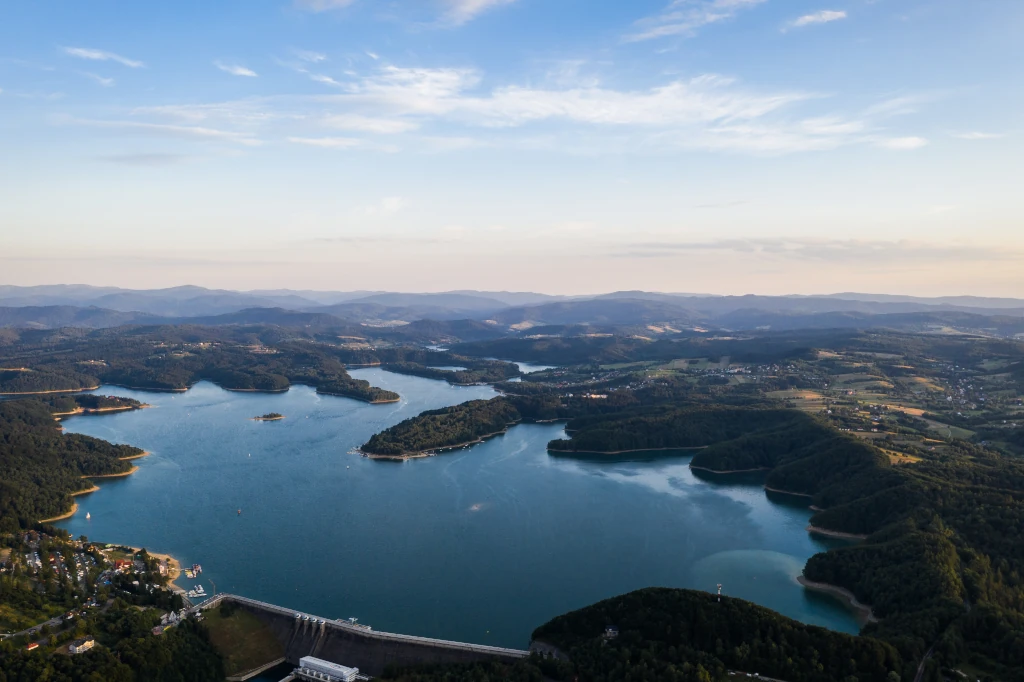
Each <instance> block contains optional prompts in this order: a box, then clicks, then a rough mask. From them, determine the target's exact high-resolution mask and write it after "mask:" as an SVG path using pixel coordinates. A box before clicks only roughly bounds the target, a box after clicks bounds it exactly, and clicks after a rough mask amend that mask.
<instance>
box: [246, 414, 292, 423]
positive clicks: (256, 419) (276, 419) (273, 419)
mask: <svg viewBox="0 0 1024 682" xmlns="http://www.w3.org/2000/svg"><path fill="white" fill-rule="evenodd" d="M282 419H284V415H281V416H280V417H253V418H252V421H254V422H279V421H281V420H282Z"/></svg>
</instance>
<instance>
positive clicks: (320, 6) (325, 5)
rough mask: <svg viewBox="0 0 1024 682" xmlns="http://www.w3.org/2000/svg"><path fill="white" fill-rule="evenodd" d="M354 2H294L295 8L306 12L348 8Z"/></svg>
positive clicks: (334, 0) (323, 0)
mask: <svg viewBox="0 0 1024 682" xmlns="http://www.w3.org/2000/svg"><path fill="white" fill-rule="evenodd" d="M353 2H355V0H295V6H296V7H298V8H299V9H304V10H306V11H308V12H326V11H328V10H332V9H341V8H342V7H348V6H349V5H351V4H352V3H353Z"/></svg>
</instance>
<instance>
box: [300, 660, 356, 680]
mask: <svg viewBox="0 0 1024 682" xmlns="http://www.w3.org/2000/svg"><path fill="white" fill-rule="evenodd" d="M299 666H300V667H302V668H309V669H311V670H320V671H321V672H325V673H327V674H329V675H330V674H332V673H333V674H337V675H338V676H339V677H344V676H347V675H350V674H352V673H357V672H359V669H358V668H346V667H345V666H343V665H339V664H338V663H332V662H331V661H325V660H323V659H322V658H315V657H313V656H303V657H302V658H300V659H299Z"/></svg>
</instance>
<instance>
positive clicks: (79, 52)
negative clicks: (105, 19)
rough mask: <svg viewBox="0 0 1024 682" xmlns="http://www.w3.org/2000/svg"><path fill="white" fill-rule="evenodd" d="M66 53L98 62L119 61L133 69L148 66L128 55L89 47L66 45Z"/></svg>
mask: <svg viewBox="0 0 1024 682" xmlns="http://www.w3.org/2000/svg"><path fill="white" fill-rule="evenodd" d="M64 53H65V54H67V55H69V56H71V57H76V58H78V59H88V60H91V61H96V62H107V61H110V62H117V63H118V64H122V65H124V66H127V67H130V68H132V69H141V68H143V67H144V66H146V65H145V63H143V62H140V61H138V60H135V59H128V58H127V57H122V56H121V55H119V54H114V53H113V52H107V51H105V50H94V49H92V48H88V47H65V48H64Z"/></svg>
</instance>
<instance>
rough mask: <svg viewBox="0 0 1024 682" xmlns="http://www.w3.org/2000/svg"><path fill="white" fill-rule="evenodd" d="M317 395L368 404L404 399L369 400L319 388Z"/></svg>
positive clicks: (396, 401) (397, 401)
mask: <svg viewBox="0 0 1024 682" xmlns="http://www.w3.org/2000/svg"><path fill="white" fill-rule="evenodd" d="M316 394H317V395H329V396H332V397H334V398H348V399H350V400H358V401H359V402H362V403H366V404H368V405H386V404H387V403H399V402H401V401H402V396H398V397H397V398H390V399H388V400H367V399H366V398H360V397H358V396H354V395H346V394H344V393H329V392H327V391H321V390H320V389H319V388H318V389H316Z"/></svg>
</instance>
